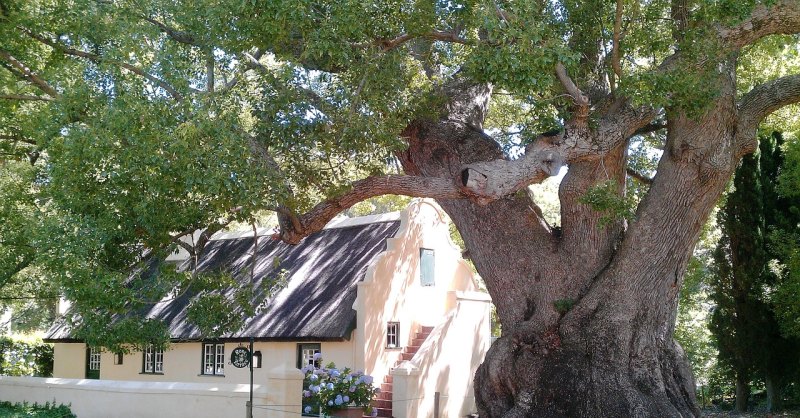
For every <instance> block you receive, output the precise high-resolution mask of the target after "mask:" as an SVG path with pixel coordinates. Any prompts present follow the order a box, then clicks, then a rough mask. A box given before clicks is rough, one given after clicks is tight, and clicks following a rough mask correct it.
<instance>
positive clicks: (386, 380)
mask: <svg viewBox="0 0 800 418" xmlns="http://www.w3.org/2000/svg"><path fill="white" fill-rule="evenodd" d="M383 383H392V375H390V374H387V375H386V376H383Z"/></svg>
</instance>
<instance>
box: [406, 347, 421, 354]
mask: <svg viewBox="0 0 800 418" xmlns="http://www.w3.org/2000/svg"><path fill="white" fill-rule="evenodd" d="M419 347H420V346H418V345H408V346H406V349H405V350H403V352H406V353H414V354H416V352H417V351H419Z"/></svg>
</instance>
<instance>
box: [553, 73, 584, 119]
mask: <svg viewBox="0 0 800 418" xmlns="http://www.w3.org/2000/svg"><path fill="white" fill-rule="evenodd" d="M556 76H557V77H558V81H560V82H561V85H562V86H564V89H565V90H566V91H567V93H568V94H569V95H570V96H571V97H572V101H573V103H575V107H576V112H575V113H576V114H575V117H576V118H578V119H585V118H586V117H588V116H589V97H588V96H587V95H585V94H584V93H583V92H582V91H581V89H579V88H578V86H576V85H575V82H573V81H572V79H571V78H570V77H569V75H568V74H567V69H566V68H565V67H564V64H562V63H560V62H559V63H558V64H556Z"/></svg>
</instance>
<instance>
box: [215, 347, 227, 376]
mask: <svg viewBox="0 0 800 418" xmlns="http://www.w3.org/2000/svg"><path fill="white" fill-rule="evenodd" d="M216 366H217V368H216V374H224V373H225V344H217V364H216Z"/></svg>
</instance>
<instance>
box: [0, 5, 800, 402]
mask: <svg viewBox="0 0 800 418" xmlns="http://www.w3.org/2000/svg"><path fill="white" fill-rule="evenodd" d="M798 32H800V4H799V3H798V2H797V0H776V1H772V0H769V1H756V0H753V1H744V2H742V1H735V0H722V1H719V0H716V1H705V0H671V1H667V0H656V1H635V0H617V1H615V2H607V1H595V0H563V1H517V0H502V1H484V0H465V1H455V2H454V1H433V2H400V1H375V2H363V1H322V0H319V1H317V0H276V1H270V2H255V1H240V0H213V1H212V0H200V1H191V2H189V1H167V0H104V1H97V0H73V1H62V0H34V1H23V0H10V1H8V0H7V1H4V2H3V3H2V7H1V8H0V38H2V40H3V43H2V46H0V66H2V67H3V68H0V97H2V98H1V99H0V152H2V153H3V156H4V160H5V161H7V165H6V166H4V167H14V168H13V170H12V171H13V173H12V172H9V174H5V175H4V178H5V177H7V178H9V179H14V178H24V179H25V180H24V181H18V180H14V181H12V183H13V184H16V185H18V186H13V187H11V186H8V187H11V188H10V189H9V190H11V189H14V190H18V191H19V192H16V193H14V194H9V196H15V197H14V200H13V202H16V203H13V204H10V205H7V206H3V209H2V210H3V211H4V212H3V213H4V214H6V213H7V214H8V215H7V216H9V219H12V218H14V219H18V221H13V222H10V223H9V226H8V227H7V228H5V227H4V228H5V229H3V230H1V231H0V233H2V236H1V237H2V241H3V242H6V241H8V242H16V243H17V244H19V243H26V244H25V245H29V246H30V249H27V250H26V249H25V248H28V247H23V248H21V249H20V248H17V247H12V246H11V245H5V244H4V245H0V252H2V253H0V254H2V257H0V258H2V261H0V268H2V269H3V271H7V272H11V275H12V276H14V277H17V276H20V275H25V274H32V273H33V272H36V271H41V272H43V276H45V277H47V278H48V280H52V282H53V283H54V284H55V287H57V288H59V289H60V290H62V291H63V292H64V293H65V294H66V296H68V297H69V298H70V299H73V300H74V301H76V305H75V308H74V312H75V313H77V314H79V316H78V317H76V318H80V320H76V321H75V323H74V325H76V326H77V325H81V326H82V328H83V329H84V330H86V332H85V333H84V334H81V335H82V336H83V337H84V338H86V339H87V340H91V342H93V343H101V342H105V343H104V344H121V343H122V341H124V340H125V339H128V340H131V339H135V340H137V341H144V339H139V337H136V335H137V334H138V335H140V336H144V337H142V338H155V337H157V336H159V335H161V336H162V337H163V330H160V329H159V328H158V325H157V324H147V323H145V325H142V324H141V323H138V325H137V323H136V322H135V321H130V322H126V321H117V322H115V324H117V325H116V327H117V329H116V330H112V329H109V327H108V323H110V321H111V319H113V318H119V316H120V315H122V314H123V313H124V312H129V311H131V310H132V309H133V308H135V307H136V306H137V305H136V304H137V303H145V302H146V301H143V300H141V298H140V296H139V295H140V294H141V293H142V292H145V293H147V292H148V291H150V290H152V292H151V293H150V294H148V296H152V298H154V299H158V297H159V296H163V295H165V294H166V293H167V292H169V291H170V289H175V288H178V289H185V288H187V286H189V283H190V282H194V281H198V282H203V283H207V282H208V280H206V278H202V277H197V276H196V275H193V274H192V273H191V271H186V272H180V273H176V272H170V271H168V269H166V270H165V271H163V272H162V277H164V280H165V282H163V283H160V284H158V285H154V287H153V288H152V289H145V288H143V286H139V287H138V288H137V287H136V286H131V281H132V280H133V281H134V282H135V281H136V280H138V279H137V277H136V276H134V277H133V278H132V277H131V272H132V271H143V270H144V269H145V267H146V262H147V261H148V260H149V258H148V257H159V256H163V255H165V254H168V253H170V252H172V251H175V250H176V249H177V248H178V247H181V248H183V249H184V250H186V251H187V252H189V253H190V254H191V255H193V256H194V255H197V254H199V253H202V251H203V248H204V246H205V244H206V243H207V242H208V239H209V238H210V236H211V235H212V234H213V233H215V232H217V231H219V230H221V229H223V228H225V227H226V226H228V225H232V224H240V225H251V224H252V223H254V222H255V220H256V219H258V218H259V217H261V216H263V214H264V213H265V212H267V211H269V212H274V213H275V214H276V217H277V218H278V224H279V228H278V229H277V231H276V236H275V238H280V239H283V240H284V241H286V242H288V243H296V242H299V240H301V239H303V238H304V237H305V236H307V235H309V234H310V233H313V232H315V231H318V230H319V229H321V228H322V227H323V226H324V225H325V224H326V223H327V221H329V220H330V219H332V218H333V217H334V216H335V215H336V214H338V213H340V212H341V211H343V210H346V209H348V208H350V207H352V206H353V205H356V204H357V203H359V202H361V201H365V200H367V199H370V198H374V197H376V196H381V195H387V194H391V195H403V196H412V197H420V196H424V197H433V198H436V199H438V200H439V202H440V203H441V204H442V206H443V207H444V208H445V210H446V211H447V212H448V214H449V215H450V216H451V218H452V219H453V220H454V222H455V223H456V225H457V226H458V228H459V231H460V232H461V236H462V237H463V240H464V245H465V247H466V250H467V251H468V253H469V254H470V255H471V257H472V258H473V261H474V262H475V266H476V269H477V270H478V272H479V273H480V274H481V275H482V276H483V278H484V279H485V281H486V284H487V289H488V291H489V292H490V293H491V294H492V297H493V298H494V299H495V301H496V302H497V306H498V316H499V318H500V321H501V322H502V323H503V330H504V333H506V335H504V337H501V339H500V340H498V341H499V343H497V344H495V347H496V348H495V349H493V351H492V352H491V356H490V359H489V360H487V364H495V365H497V364H515V367H514V368H512V369H514V370H522V372H520V373H516V374H510V373H509V371H508V370H507V369H504V368H502V367H493V368H492V369H491V371H487V372H482V373H483V374H481V373H479V376H483V377H479V380H480V379H483V380H481V381H482V382H483V383H486V384H476V385H475V386H476V387H481V388H482V389H481V390H482V391H485V396H483V397H480V399H481V400H480V401H479V405H480V408H481V410H482V415H483V414H486V415H488V416H494V415H502V414H504V413H506V412H508V411H510V410H515V411H518V412H519V411H522V412H519V413H521V414H526V413H527V414H529V415H531V414H532V415H536V414H540V415H543V416H546V415H547V414H551V415H558V414H561V415H565V414H566V415H569V414H570V413H571V414H578V415H580V414H581V413H583V412H581V411H580V410H578V409H572V408H579V407H580V406H578V405H577V404H575V403H572V404H570V405H567V404H566V403H565V402H567V401H566V400H563V399H569V398H570V397H569V396H564V397H562V398H559V399H556V400H553V398H552V397H551V396H550V395H548V393H547V390H550V388H548V385H550V384H554V383H551V382H555V381H558V382H562V383H563V382H567V381H569V380H571V381H572V384H566V383H563V384H564V387H562V389H565V390H566V389H567V388H568V387H571V388H578V387H584V386H583V385H584V384H586V385H590V386H592V388H593V389H592V390H591V391H590V392H591V393H592V394H594V395H596V396H594V397H590V398H589V399H590V401H591V402H587V404H586V405H589V406H586V405H584V407H586V408H590V407H591V405H592V402H594V404H595V405H598V407H600V405H602V407H603V408H604V411H609V412H607V414H613V413H614V412H616V413H618V414H622V415H625V414H633V413H634V412H633V411H638V412H636V413H637V414H641V411H645V410H646V411H650V413H652V414H655V415H659V414H661V415H670V414H673V415H674V414H677V413H681V414H693V413H696V410H695V407H694V400H693V398H692V397H691V395H689V393H690V392H691V391H688V390H686V389H685V387H686V386H687V385H690V384H691V382H690V380H691V379H690V377H688V376H687V375H686V374H687V373H688V371H687V370H684V369H685V367H684V363H683V357H684V354H683V351H682V350H681V349H680V348H679V347H677V346H675V345H674V344H673V342H672V332H673V329H674V325H673V320H674V317H675V315H676V312H675V310H676V301H677V297H678V293H679V289H680V287H681V284H682V281H683V271H684V270H685V267H686V266H687V264H688V263H689V258H690V256H691V253H692V247H693V244H694V241H696V240H697V238H698V237H699V236H700V232H701V228H702V225H703V224H704V221H705V219H706V218H707V216H708V215H709V214H710V213H711V211H712V209H713V207H714V203H715V202H716V200H717V198H718V196H719V195H720V193H721V192H722V191H723V189H724V187H725V184H726V183H727V180H728V178H729V177H730V175H731V174H732V173H733V171H734V168H735V167H736V165H737V163H738V161H739V159H740V158H741V157H742V156H743V155H745V154H748V153H749V152H752V151H753V150H755V148H756V146H757V145H756V144H757V142H756V136H755V135H756V129H757V127H758V125H759V123H761V121H763V120H764V119H765V118H766V117H768V116H769V115H771V114H774V113H775V112H776V111H779V110H780V109H781V108H783V107H786V106H788V105H791V104H793V103H796V102H797V101H798V100H800V78H798V76H797V75H793V74H794V73H796V72H797V68H796V65H795V63H796V55H797V49H796V42H797V35H796V33H798ZM773 57H781V58H784V57H785V58H786V59H785V60H784V59H774V58H773ZM767 60H769V61H771V62H770V63H769V65H767V63H765V61H767ZM25 162H27V163H33V164H32V167H27V166H25ZM564 165H566V166H567V167H568V171H567V173H566V175H565V176H564V180H563V181H562V183H561V185H560V186H559V192H558V196H559V204H558V205H551V206H550V208H552V210H558V211H559V213H558V214H557V216H555V215H554V214H548V215H545V214H544V213H543V211H542V207H541V206H539V205H538V204H537V202H536V194H535V193H534V194H533V195H531V194H529V193H527V187H528V186H529V185H531V184H536V183H541V182H542V181H544V180H545V179H546V178H547V177H551V176H554V175H555V174H557V173H559V172H560V169H561V168H562V166H564ZM399 167H402V173H400V171H401V170H400V168H399ZM25 173H27V174H25ZM19 176H22V177H19ZM629 180H632V181H629ZM0 181H4V182H5V180H2V179H0ZM633 182H637V183H638V186H632V183H633ZM2 184H5V183H2ZM9 184H11V183H9ZM2 187H4V190H5V188H6V186H2ZM4 193H5V192H4ZM531 196H533V198H532V197H531ZM384 203H386V202H384ZM387 206H389V205H387ZM357 210H360V209H354V211H357ZM500 220H502V222H501V221H500ZM493 221H496V222H493ZM556 221H557V222H558V225H555V222H556ZM14 225H19V227H16V226H14ZM22 228H24V229H25V231H24V233H22V231H23V229H22ZM196 230H199V231H203V233H202V234H201V235H200V236H199V237H198V238H197V239H196V240H189V241H182V240H180V239H179V238H180V237H182V236H184V237H185V236H188V235H189V234H191V233H193V232H194V231H196ZM766 233H767V231H761V235H759V238H758V239H757V242H755V241H754V242H752V243H751V244H753V245H755V247H758V246H759V245H761V244H759V243H760V242H765V241H764V240H766ZM12 236H18V237H21V238H19V239H20V240H22V241H19V240H17V239H16V238H15V239H14V240H11V239H8V240H7V239H6V237H12ZM512 243H513V245H511V244H512ZM755 247H754V248H755ZM495 251H496V252H500V253H502V254H503V256H504V257H505V258H507V260H504V261H505V262H504V263H502V265H498V264H497V263H496V262H495V260H496V259H497V258H498V257H495V256H494V255H493V254H492V253H493V252H495ZM759 251H760V250H759ZM145 254H147V257H145ZM759 254H760V253H759ZM754 255H758V254H754ZM22 261H25V262H26V263H29V264H28V265H27V266H22V267H23V268H18V266H21V264H20V263H21V262H22ZM790 264H791V263H790ZM189 270H191V269H189ZM184 273H186V274H184ZM512 277H513V278H514V279H512ZM621 277H624V278H626V280H627V281H623V280H622V279H620V278H621ZM217 279H219V280H220V281H221V280H222V279H223V277H221V276H220V277H217ZM212 281H213V280H212ZM787 288H788V287H787ZM110 294H113V295H115V298H114V299H113V300H111V298H109V297H108V295H110ZM621 295H627V299H620V298H622V296H621ZM776 297H777V296H776ZM781 297H784V296H781ZM778 298H780V297H778ZM558 301H561V302H560V303H556V302H558ZM564 301H570V303H569V304H568V305H569V309H564V308H565V307H566V306H567V304H565V303H564ZM217 302H221V301H219V300H217ZM208 303H209V304H208V305H207V306H206V309H205V310H206V311H208V310H209V309H216V308H218V307H221V303H216V304H215V303H214V302H213V298H211V299H209V302H208ZM556 305H558V306H556ZM782 306H789V305H787V304H785V303H784V304H783V305H782ZM197 309H200V310H203V309H201V308H200V307H198V308H197ZM786 309H789V310H791V308H786ZM779 312H789V313H787V314H785V315H791V311H780V310H779ZM781 315H784V314H781ZM611 323H614V324H616V325H619V326H620V327H623V328H625V329H628V330H629V331H630V332H628V331H626V332H619V333H618V334H617V335H613V336H612V335H611V334H610V333H608V332H607V329H606V327H607V326H610V324H611ZM789 326H790V328H791V324H790V325H789ZM634 328H635V329H634ZM576 330H580V331H579V332H578V331H576ZM119 335H124V338H123V337H119ZM577 335H582V336H583V337H585V338H586V339H588V340H597V339H598V338H601V336H602V338H605V339H607V341H606V344H596V345H597V347H595V348H596V349H592V351H591V353H587V352H584V351H586V350H588V349H587V348H586V347H585V346H586V344H584V343H583V342H580V341H579V340H580V338H579V337H577ZM614 338H617V340H614V341H612V339H614ZM626 339H627V340H626ZM623 340H624V341H623ZM520 347H527V348H526V349H521V348H520ZM580 347H583V348H580ZM556 348H558V349H557V350H556ZM582 350H583V351H582ZM628 351H636V352H630V353H629V352H628ZM617 353H623V354H617ZM559 356H560V357H559ZM625 356H628V357H629V358H630V359H637V361H630V362H622V361H617V360H616V359H617V358H618V357H625ZM503 358H504V359H505V360H504V361H500V359H503ZM595 358H603V359H605V360H606V362H595V361H593V360H587V359H595ZM601 363H602V364H606V365H607V366H606V367H608V368H615V367H616V368H620V369H621V368H628V369H629V370H627V371H625V372H622V371H619V370H613V372H609V371H608V370H602V371H601V370H595V369H593V368H596V367H599V366H598V364H601ZM611 364H613V366H612V365H611ZM656 364H658V365H661V367H663V368H664V370H662V371H661V372H660V373H653V372H654V368H655V366H654V365H656ZM566 365H569V367H572V368H573V369H574V370H579V369H581V368H583V370H582V371H580V372H575V373H572V374H569V375H568V376H566V377H565V378H564V379H560V378H559V379H554V378H552V377H553V376H551V375H548V373H550V374H558V373H563V372H564V371H565V369H564V367H566ZM666 365H671V366H670V367H667V366H666ZM487 367H489V366H487ZM668 368H673V369H677V370H679V372H676V373H668V372H667V371H666V369H668ZM590 369H591V370H590ZM645 369H646V370H645ZM524 376H527V377H530V378H529V379H527V380H526V381H523V380H521V379H523V377H524ZM534 376H536V378H533V377H534ZM548 376H550V377H548ZM559 376H560V375H559ZM581 376H607V378H606V379H611V376H615V377H618V378H619V380H618V381H613V382H611V381H606V380H603V379H599V380H597V379H596V380H592V381H591V382H581V381H580V379H581ZM645 376H649V377H650V378H652V379H661V380H653V381H649V382H644V381H643V379H646V377H645ZM540 380H541V383H542V384H537V382H539V381H540ZM512 381H513V382H516V383H513V384H512V383H508V382H512ZM487 382H491V383H487ZM504 382H505V383H504ZM603 382H604V383H603ZM545 383H546V384H545ZM610 386H617V387H619V392H620V393H621V394H622V395H621V396H619V397H617V398H613V399H612V397H611V396H610V394H609V393H610V392H607V391H606V390H605V389H604V388H605V387H610ZM652 388H657V389H652ZM658 388H662V389H663V390H662V389H658ZM570 390H574V389H570ZM659 390H662V392H659V393H657V394H655V392H653V391H656V392H658V391H659ZM651 392H653V393H651ZM667 392H669V394H667ZM490 393H491V395H490ZM530 399H534V400H535V401H531V400H530ZM556 404H558V406H554V405H556ZM606 406H608V407H607V408H606ZM637 408H638V409H637ZM678 411H680V412H678Z"/></svg>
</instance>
